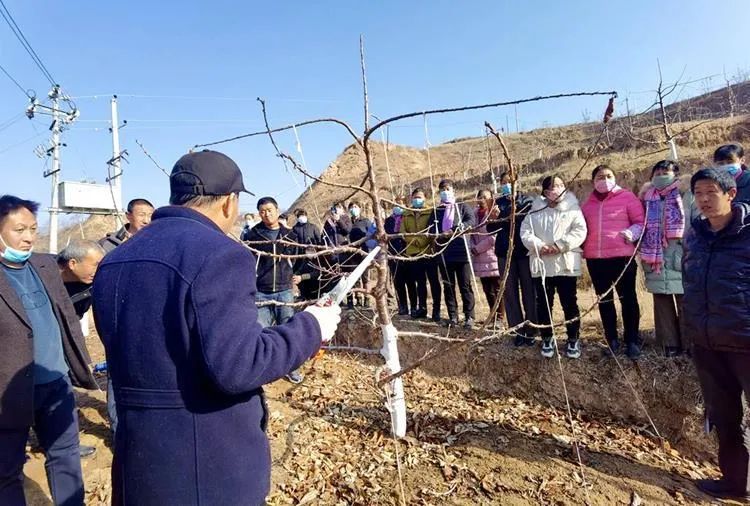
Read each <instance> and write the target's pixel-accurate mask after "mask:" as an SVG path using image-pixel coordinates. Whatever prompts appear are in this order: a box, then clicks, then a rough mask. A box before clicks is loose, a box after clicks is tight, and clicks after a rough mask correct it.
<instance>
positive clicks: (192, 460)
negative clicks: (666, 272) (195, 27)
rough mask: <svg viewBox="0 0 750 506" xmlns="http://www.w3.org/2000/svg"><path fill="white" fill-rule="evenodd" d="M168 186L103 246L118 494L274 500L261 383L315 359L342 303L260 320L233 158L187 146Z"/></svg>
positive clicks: (100, 293) (98, 309) (149, 499)
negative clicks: (164, 196) (161, 199)
mask: <svg viewBox="0 0 750 506" xmlns="http://www.w3.org/2000/svg"><path fill="white" fill-rule="evenodd" d="M170 190H171V194H170V198H169V202H170V204H172V205H171V206H169V207H163V208H161V209H159V210H157V211H156V212H155V213H154V216H153V222H152V223H151V225H149V226H148V228H146V229H145V230H143V231H142V232H140V233H139V234H138V235H137V236H136V237H134V238H133V239H131V240H129V241H127V242H126V243H124V244H123V245H122V246H120V247H118V248H117V249H116V250H114V251H113V252H112V253H110V254H109V255H107V257H105V259H104V261H103V262H102V263H101V265H100V266H99V270H98V272H97V275H96V280H95V281H94V290H93V296H94V301H95V306H94V313H95V315H96V324H97V330H98V331H99V335H100V336H101V337H102V340H103V342H104V345H105V348H106V352H107V361H108V365H109V371H110V375H111V378H112V382H113V385H114V389H115V396H116V397H117V413H118V417H119V419H120V427H118V430H117V433H116V434H115V448H114V461H113V465H112V488H113V498H112V504H114V505H124V504H127V505H141V504H164V505H167V504H179V505H181V506H183V505H185V506H189V505H198V504H201V505H214V504H215V505H220V504H221V505H224V504H264V501H265V497H266V494H267V493H268V490H269V488H270V469H271V459H270V451H269V443H268V439H267V437H266V435H265V428H266V423H267V419H268V411H267V409H266V406H265V401H264V397H263V389H262V386H263V385H264V384H266V383H269V382H271V381H275V380H277V379H279V378H282V377H283V376H284V375H286V374H288V373H289V372H291V371H293V370H294V369H296V368H298V367H299V366H300V365H302V363H303V362H305V361H306V360H307V359H309V358H311V357H312V356H314V355H315V354H316V353H317V351H318V349H319V348H320V345H321V342H325V341H328V340H330V339H331V337H333V334H334V332H335V330H336V326H337V325H338V322H339V318H340V317H339V314H340V309H339V308H338V307H334V306H331V307H320V306H310V307H308V308H307V309H306V310H305V311H302V312H300V313H297V314H296V315H294V316H293V317H292V318H291V319H290V320H289V321H288V322H287V323H285V324H283V325H278V326H272V327H266V328H262V327H261V326H260V324H259V323H258V321H257V320H258V311H257V309H256V307H255V294H256V286H255V263H256V262H255V257H254V256H253V255H252V253H251V252H250V251H249V250H248V249H247V248H246V247H244V246H243V245H241V244H240V243H238V242H236V241H234V240H232V239H231V238H229V237H228V236H227V233H228V232H229V231H230V230H231V229H232V227H233V225H234V223H235V221H236V219H237V215H238V210H239V193H240V192H247V190H246V189H245V186H244V184H243V182H242V173H241V172H240V169H239V167H237V165H236V164H235V163H234V162H233V161H232V160H231V159H230V158H229V157H227V156H226V155H223V154H221V153H217V152H215V151H201V152H197V153H190V154H188V155H185V156H183V157H182V158H180V159H179V160H178V161H177V163H176V164H175V166H174V168H173V169H172V174H171V176H170ZM247 193H249V192H247Z"/></svg>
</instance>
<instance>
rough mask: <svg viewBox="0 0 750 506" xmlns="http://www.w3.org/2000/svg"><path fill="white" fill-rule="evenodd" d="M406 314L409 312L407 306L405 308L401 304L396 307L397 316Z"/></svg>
mask: <svg viewBox="0 0 750 506" xmlns="http://www.w3.org/2000/svg"><path fill="white" fill-rule="evenodd" d="M408 314H409V310H408V309H407V308H405V307H403V306H402V307H400V308H398V315H399V316H406V315H408Z"/></svg>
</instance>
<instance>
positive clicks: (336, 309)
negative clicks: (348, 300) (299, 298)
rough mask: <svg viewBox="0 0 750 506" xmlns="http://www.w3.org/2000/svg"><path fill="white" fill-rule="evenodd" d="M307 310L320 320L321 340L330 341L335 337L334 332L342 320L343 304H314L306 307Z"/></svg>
mask: <svg viewBox="0 0 750 506" xmlns="http://www.w3.org/2000/svg"><path fill="white" fill-rule="evenodd" d="M305 312H307V313H310V314H311V315H313V316H314V317H315V319H316V320H318V325H319V326H320V340H321V341H322V342H323V343H327V342H329V341H330V340H331V339H333V334H335V333H336V327H338V325H339V322H340V321H341V306H339V305H338V304H332V305H330V306H325V307H324V306H318V305H312V306H307V307H306V308H305Z"/></svg>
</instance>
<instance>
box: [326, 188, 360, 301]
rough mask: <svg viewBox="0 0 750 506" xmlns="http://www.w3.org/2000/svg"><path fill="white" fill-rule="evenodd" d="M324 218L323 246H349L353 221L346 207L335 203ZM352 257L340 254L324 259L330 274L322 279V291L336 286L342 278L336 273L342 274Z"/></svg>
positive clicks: (344, 253) (343, 253)
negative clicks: (349, 258)
mask: <svg viewBox="0 0 750 506" xmlns="http://www.w3.org/2000/svg"><path fill="white" fill-rule="evenodd" d="M323 218H324V220H325V223H324V224H323V244H325V245H326V246H328V247H330V248H336V247H339V246H346V245H347V244H349V232H351V231H352V220H350V219H349V216H348V213H347V212H346V211H345V210H344V205H343V204H342V203H341V202H336V203H334V204H333V205H332V206H331V208H330V209H329V210H328V211H327V212H326V214H325V215H324V217H323ZM350 255H351V254H350V253H346V252H339V253H334V254H331V255H327V256H325V257H324V258H325V267H326V270H327V271H328V272H327V273H326V274H325V275H323V276H321V277H320V281H321V290H323V291H324V292H325V291H328V290H329V289H331V288H333V287H334V286H335V285H336V283H337V282H338V280H339V279H340V278H341V276H340V275H337V274H334V273H336V272H339V273H340V272H342V264H343V263H344V262H345V261H346V259H347V258H348V257H349V256H350Z"/></svg>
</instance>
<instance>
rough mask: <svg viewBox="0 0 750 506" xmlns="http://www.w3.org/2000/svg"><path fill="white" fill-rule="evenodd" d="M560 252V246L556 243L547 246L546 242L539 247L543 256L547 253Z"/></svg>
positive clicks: (555, 253) (554, 253)
mask: <svg viewBox="0 0 750 506" xmlns="http://www.w3.org/2000/svg"><path fill="white" fill-rule="evenodd" d="M558 253H560V248H558V247H557V246H555V245H554V244H553V245H551V246H547V245H546V244H545V245H544V246H542V247H541V248H540V249H539V254H540V255H542V256H545V255H557V254H558Z"/></svg>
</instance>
